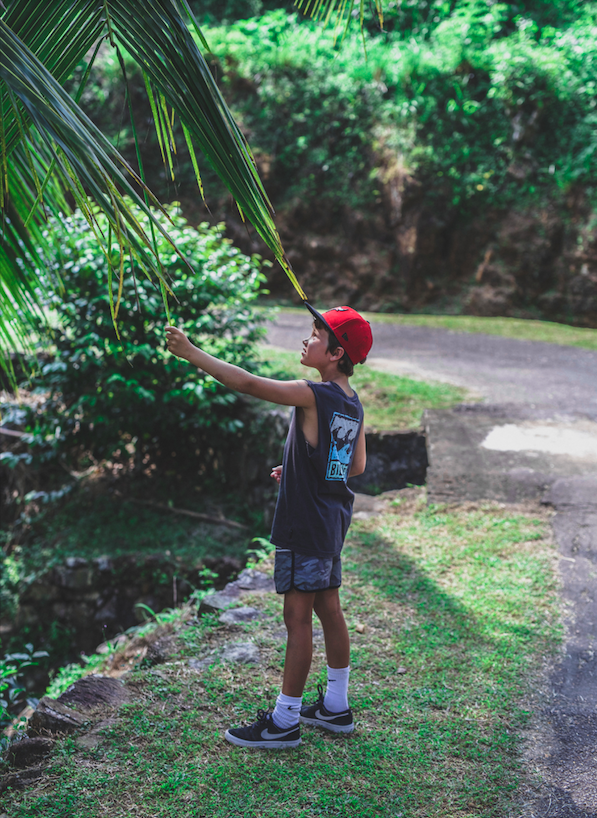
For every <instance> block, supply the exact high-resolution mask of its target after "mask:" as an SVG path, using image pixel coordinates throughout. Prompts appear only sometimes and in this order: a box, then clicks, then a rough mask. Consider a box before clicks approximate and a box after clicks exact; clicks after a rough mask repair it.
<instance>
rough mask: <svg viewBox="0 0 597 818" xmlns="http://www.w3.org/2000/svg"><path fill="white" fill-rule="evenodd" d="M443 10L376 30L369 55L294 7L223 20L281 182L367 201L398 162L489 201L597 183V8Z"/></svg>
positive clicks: (462, 200) (227, 55)
mask: <svg viewBox="0 0 597 818" xmlns="http://www.w3.org/2000/svg"><path fill="white" fill-rule="evenodd" d="M421 5H422V4H418V7H419V8H420V7H421ZM437 5H438V6H439V5H440V4H437ZM441 5H442V6H443V7H445V6H447V5H448V4H441ZM434 20H435V21H436V22H435V23H434V25H433V27H432V28H431V29H429V30H425V32H424V36H423V34H419V36H418V37H417V38H413V37H412V36H410V35H409V36H406V35H407V34H409V32H406V33H404V32H402V31H400V30H394V31H393V32H391V33H387V34H385V35H372V36H370V37H368V38H367V57H365V55H364V53H363V47H362V44H361V43H360V42H359V39H358V37H357V36H353V37H349V38H347V39H346V40H345V41H344V43H342V45H341V46H340V45H339V44H338V43H336V44H334V41H333V37H332V34H331V33H330V34H326V35H323V36H322V34H321V32H320V31H319V30H315V29H313V28H310V27H309V26H306V25H305V24H304V23H299V22H298V21H297V20H296V19H295V18H294V17H292V16H288V15H286V14H284V13H281V12H279V13H273V14H269V15H266V16H265V17H264V18H263V19H262V20H261V21H259V22H257V21H249V22H239V23H237V24H235V25H234V26H229V27H227V28H220V29H213V30H211V31H210V32H209V38H210V45H211V47H212V49H213V51H214V53H215V54H216V55H217V57H218V64H219V66H220V67H221V69H222V70H223V80H222V81H223V84H224V88H225V89H226V90H227V93H228V96H229V99H230V100H231V103H232V105H233V107H234V109H235V110H236V111H237V114H238V115H239V117H240V119H241V122H242V123H243V125H244V127H245V128H246V130H247V132H248V133H249V134H250V135H251V140H252V144H253V147H254V149H255V150H256V151H258V152H261V153H262V154H263V156H264V157H266V159H267V164H268V168H269V176H270V178H271V179H272V182H273V184H274V185H278V186H282V187H283V188H284V189H285V191H286V195H287V196H288V197H293V196H299V195H300V196H309V197H313V198H315V197H319V196H326V197H331V198H336V197H342V199H343V200H344V201H347V200H348V201H349V202H351V203H352V204H353V205H357V204H358V203H361V204H362V203H363V202H365V201H367V199H372V198H374V197H375V196H376V195H377V193H376V185H375V184H372V183H371V177H372V176H373V177H374V179H376V180H377V181H378V183H383V181H384V174H385V176H386V177H387V175H388V173H390V174H391V173H392V172H396V169H397V168H398V169H400V170H401V171H403V172H404V171H405V172H410V173H414V172H417V175H418V178H419V179H420V180H421V181H423V182H424V183H425V184H428V185H430V186H433V188H435V190H436V191H437V193H438V194H440V195H442V196H446V195H448V196H449V198H450V199H451V200H452V201H453V202H454V203H455V204H459V205H468V206H472V205H473V204H474V205H475V206H478V203H479V201H480V200H487V199H488V197H491V199H492V200H493V201H495V198H496V197H498V198H502V199H504V198H505V199H509V198H511V197H513V196H519V195H520V193H521V192H523V193H527V194H529V193H530V194H533V193H534V192H535V191H537V190H539V189H542V190H552V189H557V188H560V189H561V188H562V187H566V186H567V185H569V184H570V183H572V182H582V183H584V184H588V185H590V184H592V182H593V179H594V177H595V171H596V170H597V164H596V163H597V142H596V140H595V123H596V121H597V97H596V94H595V90H596V87H597V85H596V83H597V60H596V57H595V50H594V41H595V33H596V31H597V17H596V14H595V9H594V8H593V7H591V6H584V7H583V10H582V11H581V10H579V11H578V14H577V16H576V18H575V19H574V20H572V21H571V22H570V23H569V24H566V26H565V27H563V28H561V29H556V28H554V27H553V26H543V27H541V26H539V25H538V24H537V23H536V22H535V20H533V19H532V17H527V16H523V15H517V16H514V17H513V15H512V7H511V6H509V5H507V4H504V3H488V2H485V0H474V2H464V3H463V2H461V3H457V4H454V6H453V8H452V11H451V13H450V15H449V16H445V15H444V16H443V19H442V16H441V15H439V14H438V15H436V17H435V18H434ZM241 78H242V79H244V80H245V82H241ZM246 80H248V81H250V83H251V85H247V82H246ZM389 155H391V156H392V161H393V165H394V167H390V166H389V164H388V163H389V162H390V160H389V159H388V156H389Z"/></svg>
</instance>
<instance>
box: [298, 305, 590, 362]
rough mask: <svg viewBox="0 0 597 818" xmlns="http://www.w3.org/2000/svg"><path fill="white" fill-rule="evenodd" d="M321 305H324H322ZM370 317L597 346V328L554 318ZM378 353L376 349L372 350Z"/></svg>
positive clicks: (374, 314)
mask: <svg viewBox="0 0 597 818" xmlns="http://www.w3.org/2000/svg"><path fill="white" fill-rule="evenodd" d="M282 309H283V311H284V312H293V313H296V314H298V313H300V314H301V315H302V314H304V309H300V308H296V307H285V308H282ZM321 309H324V308H323V307H322V308H321ZM363 315H364V316H365V317H366V318H367V319H368V320H369V321H375V322H377V323H380V324H403V325H404V326H415V327H432V328H434V329H448V330H451V331H452V332H469V333H484V334H486V335H500V336H502V337H503V338H514V339H516V340H518V341H543V342H545V343H548V344H561V345H563V346H573V347H584V348H585V349H597V329H589V328H583V327H571V326H568V325H567V324H556V323H555V322H554V321H539V320H530V319H525V318H483V317H480V316H476V315H408V314H400V315H395V314H390V313H379V312H364V313H363ZM373 353H375V349H374V350H373Z"/></svg>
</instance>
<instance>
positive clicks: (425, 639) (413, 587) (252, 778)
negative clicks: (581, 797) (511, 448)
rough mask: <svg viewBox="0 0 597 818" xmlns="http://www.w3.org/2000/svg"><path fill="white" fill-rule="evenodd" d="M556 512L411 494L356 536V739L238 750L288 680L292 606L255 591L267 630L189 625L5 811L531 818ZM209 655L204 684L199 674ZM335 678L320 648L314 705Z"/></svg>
mask: <svg viewBox="0 0 597 818" xmlns="http://www.w3.org/2000/svg"><path fill="white" fill-rule="evenodd" d="M545 514H546V513H545V512H544V511H541V512H535V511H534V510H531V511H525V509H523V508H512V507H509V508H505V507H503V506H498V505H490V504H488V505H485V506H472V505H471V506H469V507H466V508H463V509H460V510H459V509H448V508H439V507H435V508H434V507H431V508H428V507H426V506H425V505H424V491H420V490H407V491H405V492H401V493H400V494H399V495H398V499H397V500H396V501H395V502H394V504H393V505H392V504H390V505H389V506H388V508H387V510H386V512H385V513H383V514H380V515H377V516H376V517H375V518H374V519H371V520H366V521H359V522H356V523H355V524H353V527H352V528H351V533H350V535H349V539H348V542H347V546H346V549H345V554H344V556H345V560H344V565H345V577H344V587H343V591H342V598H343V607H344V610H345V615H346V618H347V622H348V626H349V630H350V632H351V636H352V657H351V665H352V675H351V697H352V706H353V708H354V710H355V714H356V719H357V730H356V731H355V733H354V734H353V735H352V736H334V735H326V734H322V733H320V732H317V731H314V730H311V729H306V728H305V729H304V730H303V744H302V745H301V747H300V748H299V749H298V750H296V751H287V752H285V753H275V752H272V751H270V752H261V751H243V750H242V749H240V748H236V747H232V746H230V745H229V744H227V743H226V742H225V741H224V740H223V737H222V733H223V731H224V729H225V728H226V727H227V726H229V725H230V724H239V723H242V722H243V721H246V720H252V719H253V718H254V716H255V712H256V709H257V708H258V707H264V706H266V705H268V704H269V705H270V706H271V705H272V704H273V702H274V700H275V696H276V695H277V692H278V690H279V686H280V682H281V669H282V661H283V652H284V641H283V639H282V638H280V631H281V629H282V628H283V622H282V615H281V602H280V599H279V598H277V597H276V596H275V595H273V594H271V595H265V596H258V595H254V596H253V597H252V598H249V599H248V600H243V604H253V605H255V606H256V607H258V608H260V609H261V611H262V613H263V614H264V617H263V618H262V619H261V620H259V621H256V622H252V623H249V624H247V625H246V626H243V627H242V628H241V629H239V630H237V631H234V632H230V630H228V629H226V628H225V627H222V626H219V625H218V622H217V619H216V617H215V616H206V617H202V618H201V619H200V620H198V621H196V620H191V621H189V622H187V623H186V627H184V628H183V629H180V630H179V631H178V643H177V645H178V647H177V650H176V653H175V655H174V656H173V657H172V659H171V660H170V661H168V662H167V663H166V664H162V665H160V666H158V667H156V668H153V669H142V668H141V667H139V668H138V669H137V670H134V671H133V672H132V673H130V674H129V675H128V676H127V677H126V681H127V684H128V686H129V688H130V691H131V701H130V702H129V703H128V704H126V705H125V706H123V707H121V709H120V711H119V712H118V713H117V714H115V715H114V720H113V721H112V722H110V723H108V724H107V725H106V727H105V729H104V731H103V734H102V736H101V740H100V741H99V743H98V744H97V746H96V747H93V748H88V749H82V748H81V747H79V746H78V745H77V743H76V740H75V739H72V738H68V739H65V740H63V741H61V742H60V743H59V748H58V751H57V752H55V753H54V755H53V757H52V760H51V763H50V767H49V769H48V771H47V773H46V775H45V776H44V778H43V779H42V780H41V781H40V782H39V783H36V784H33V785H32V786H31V788H30V789H28V790H25V791H23V792H14V793H8V794H6V795H5V796H4V802H3V803H1V802H0V804H1V808H2V809H3V810H4V811H6V812H7V813H8V814H9V815H10V816H11V818H29V816H31V815H35V816H37V817H38V818H54V816H56V818H57V816H66V815H68V816H73V818H99V816H107V817H108V818H124V817H125V816H129V815H135V816H137V818H170V817H171V818H174V816H176V818H199V817H200V816H209V818H232V817H233V816H235V817H236V816H239V818H240V816H243V818H245V816H246V818H323V816H326V817H327V816H342V818H378V817H379V816H381V818H398V816H400V817H401V818H432V816H442V818H505V816H508V815H516V814H519V810H518V809H517V806H516V805H517V791H518V787H519V785H520V783H521V777H522V775H523V773H521V738H520V730H521V729H522V728H523V727H524V725H525V723H526V721H527V719H528V708H529V703H530V701H531V699H530V695H531V691H532V689H533V685H534V683H535V681H536V677H537V675H538V673H539V672H540V669H541V667H542V665H543V662H544V660H545V657H546V656H549V655H551V654H553V653H554V651H555V650H556V649H557V646H558V644H559V640H560V627H559V619H558V602H557V595H556V582H555V570H554V551H553V546H552V544H551V541H550V539H549V537H548V528H549V525H548V519H547V517H546V516H545ZM265 567H266V568H267V567H269V568H271V563H266V564H265ZM363 626H364V632H362V633H361V631H363ZM357 628H358V629H357ZM247 638H248V639H252V640H254V641H255V642H256V643H257V644H258V646H259V648H260V651H261V655H262V661H261V663H260V664H259V665H258V666H255V667H247V666H239V665H227V664H224V663H221V662H220V661H219V660H218V659H217V650H218V648H219V647H220V646H221V645H223V644H224V642H225V641H227V640H246V639H247ZM210 654H211V655H212V664H211V665H210V666H209V667H207V668H205V669H204V670H202V671H195V670H192V669H191V668H190V667H189V666H188V660H189V658H191V657H201V656H207V655H210ZM399 667H403V668H404V669H405V670H406V672H405V673H397V669H398V668H399ZM324 669H325V661H324V657H323V650H322V643H321V640H319V641H316V651H315V658H314V665H313V671H312V675H311V678H310V681H309V696H311V695H312V694H313V690H314V687H315V682H316V681H318V680H320V679H322V678H323V672H324Z"/></svg>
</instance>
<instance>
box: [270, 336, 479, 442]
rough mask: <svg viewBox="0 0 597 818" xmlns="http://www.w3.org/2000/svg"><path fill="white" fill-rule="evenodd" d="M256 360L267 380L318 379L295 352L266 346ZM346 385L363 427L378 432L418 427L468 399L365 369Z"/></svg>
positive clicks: (443, 387) (444, 387) (445, 387)
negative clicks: (432, 412) (431, 413)
mask: <svg viewBox="0 0 597 818" xmlns="http://www.w3.org/2000/svg"><path fill="white" fill-rule="evenodd" d="M260 356H261V358H262V360H263V361H266V362H267V366H266V372H265V374H267V375H269V376H270V377H274V378H275V377H278V378H282V379H288V380H290V379H293V378H307V379H308V380H318V379H319V376H318V375H317V372H316V371H315V370H314V369H309V368H308V367H305V366H302V365H301V363H300V354H299V353H298V352H286V351H285V350H281V349H277V348H275V347H269V346H268V347H261V348H260ZM350 383H351V386H352V387H353V388H354V389H355V390H356V391H357V392H358V395H359V398H360V400H361V402H362V404H363V406H364V407H365V424H366V425H367V426H368V427H369V428H371V429H375V430H378V431H383V430H385V429H403V428H412V427H415V426H419V425H420V423H421V416H422V414H423V411H424V410H425V409H447V408H449V407H450V406H454V405H455V404H457V403H462V402H463V401H465V400H467V399H470V398H469V397H468V393H467V390H466V389H461V388H459V387H457V386H451V385H450V384H445V383H437V382H434V381H419V380H413V379H412V378H406V377H402V376H400V375H392V374H390V373H387V372H377V371H376V370H374V369H371V367H368V366H367V365H365V366H357V367H356V368H355V371H354V375H353V376H352V377H351V379H350Z"/></svg>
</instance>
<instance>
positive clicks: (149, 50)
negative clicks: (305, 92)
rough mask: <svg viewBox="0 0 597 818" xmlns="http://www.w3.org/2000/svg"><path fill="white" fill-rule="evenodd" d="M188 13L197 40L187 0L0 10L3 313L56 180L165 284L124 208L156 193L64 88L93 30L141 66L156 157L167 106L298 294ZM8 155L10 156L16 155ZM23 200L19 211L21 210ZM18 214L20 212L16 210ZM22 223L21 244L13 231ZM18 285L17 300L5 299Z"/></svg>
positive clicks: (20, 310) (27, 4)
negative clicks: (99, 215)
mask: <svg viewBox="0 0 597 818" xmlns="http://www.w3.org/2000/svg"><path fill="white" fill-rule="evenodd" d="M189 23H190V24H191V25H193V26H195V30H196V33H197V36H198V39H199V42H200V43H201V45H202V46H203V47H205V46H206V43H205V39H204V38H203V36H202V34H201V32H200V30H199V28H198V27H197V26H196V22H195V21H194V19H193V18H192V14H191V12H190V8H189V6H188V3H187V2H186V0H182V7H181V6H180V5H179V3H178V2H176V0H154V2H151V3H147V2H140V0H53V2H51V3H48V2H47V0H13V2H11V3H10V5H9V6H8V9H6V10H5V11H4V12H3V13H2V14H1V15H0V180H1V181H0V204H1V206H2V216H3V221H1V222H0V246H2V247H3V248H4V249H3V250H1V251H0V252H2V257H1V259H2V261H1V267H0V275H2V276H3V281H5V282H8V283H7V284H6V287H7V288H8V289H6V290H5V292H6V293H7V295H8V296H9V297H8V301H9V302H10V304H11V306H10V307H9V308H7V309H8V311H9V312H10V311H11V310H12V311H13V312H14V316H12V317H11V319H10V320H11V321H12V320H13V319H14V320H17V317H18V315H21V318H22V317H23V316H26V314H27V309H28V308H32V307H31V305H33V304H34V303H35V293H36V288H35V286H34V283H35V280H36V279H35V264H34V262H33V261H32V259H33V256H32V255H31V252H32V251H33V249H34V248H33V244H34V241H33V238H32V237H33V236H35V240H36V241H39V240H40V239H43V234H42V232H41V227H40V226H41V225H42V224H43V219H44V211H43V207H44V204H45V205H46V206H49V207H50V210H55V209H56V206H57V203H58V202H59V201H60V202H61V204H64V196H63V195H62V193H61V192H59V190H62V191H66V192H68V193H69V194H70V195H71V196H72V198H73V199H74V201H75V203H77V204H78V205H79V206H80V207H81V209H82V211H83V212H84V213H86V214H87V217H88V220H89V222H90V226H91V227H92V228H94V229H95V224H94V222H95V217H94V208H99V209H100V210H101V211H103V212H104V213H105V214H106V215H107V217H108V222H109V224H110V231H111V233H112V234H113V235H114V236H117V237H119V239H120V241H121V252H122V253H124V252H125V250H126V249H128V248H130V249H131V251H132V253H133V255H134V256H135V258H136V260H137V262H138V264H139V266H140V267H141V268H142V269H144V270H145V271H146V272H148V273H149V274H151V275H152V276H154V277H156V278H157V279H158V280H159V281H160V286H162V287H167V284H166V282H165V281H164V279H163V276H162V272H161V267H160V262H159V258H157V256H156V254H155V253H154V250H153V247H154V242H153V241H152V238H151V237H150V236H148V235H147V234H146V233H145V231H144V230H143V229H142V228H141V226H140V224H139V223H138V222H137V220H136V219H135V217H134V216H133V213H132V210H131V208H130V207H129V206H128V205H127V203H126V201H125V196H126V197H129V198H130V199H131V200H132V201H133V202H134V203H135V204H136V205H137V206H139V207H141V209H142V210H143V211H144V212H145V213H146V214H147V215H148V216H149V218H150V220H152V219H153V217H152V215H151V211H150V209H149V204H150V203H153V204H154V205H155V206H158V207H159V203H158V202H157V200H156V199H155V197H154V196H153V195H152V194H151V192H150V191H149V190H148V188H147V187H146V185H145V184H144V182H143V180H142V179H141V178H139V176H138V175H137V174H136V173H135V172H134V171H133V169H132V168H131V167H130V166H129V165H128V164H127V163H126V162H125V160H124V159H123V158H122V157H121V156H120V154H119V153H118V151H117V150H116V149H115V148H114V147H113V146H112V145H111V143H110V142H109V140H107V139H106V138H105V137H104V136H103V135H102V134H101V132H100V131H99V130H98V129H97V128H96V127H95V126H94V124H93V123H92V122H91V121H90V120H89V119H88V118H87V117H86V116H85V115H84V114H83V112H82V111H81V110H80V109H79V108H78V106H77V105H76V103H75V101H74V100H73V99H72V98H71V97H70V96H69V95H68V94H67V93H66V92H65V90H64V89H63V88H62V83H64V82H65V81H66V80H67V79H68V78H69V77H71V76H72V74H73V71H74V69H75V67H76V66H77V65H78V64H79V63H80V62H81V61H82V60H83V58H84V57H85V55H86V54H87V53H88V52H89V51H90V49H92V48H93V46H94V45H95V46H97V44H98V42H99V41H101V40H102V39H103V38H105V39H106V40H108V41H109V42H110V43H111V44H112V45H114V46H115V47H116V48H118V47H119V46H120V47H122V48H123V49H125V50H126V51H127V52H128V53H129V54H130V55H132V56H133V58H134V59H135V60H136V61H137V62H138V64H139V65H140V67H141V68H142V70H143V72H144V74H145V75H146V76H147V78H148V86H149V88H150V91H151V93H152V94H153V96H154V100H155V106H154V107H155V112H154V113H155V116H156V126H157V127H158V129H159V130H160V132H161V136H162V143H163V150H164V157H165V159H166V162H167V163H169V158H168V156H169V152H171V151H172V150H174V145H173V135H172V121H171V117H172V116H173V115H174V112H175V113H176V115H177V116H178V117H179V118H180V120H181V124H182V126H183V133H184V135H185V140H186V142H187V144H188V146H189V150H190V152H191V156H192V161H193V166H194V168H195V171H196V174H197V177H198V183H199V185H200V189H201V178H200V176H199V167H198V163H197V159H196V156H195V153H194V147H193V146H194V145H195V146H197V147H198V148H199V149H200V150H201V151H202V152H203V154H204V155H205V156H206V157H207V159H208V160H209V162H210V163H211V165H212V167H213V168H214V169H215V171H216V172H217V173H218V175H219V176H220V178H221V179H222V180H223V181H224V183H225V184H226V185H227V187H228V189H229V190H230V192H231V193H232V195H233V196H234V198H235V200H236V201H237V204H238V206H239V209H240V211H241V212H242V213H244V214H246V216H247V218H248V219H249V220H250V221H251V222H252V224H253V225H254V227H255V229H256V230H257V232H258V233H259V235H260V236H261V237H262V239H263V240H264V242H265V243H266V245H267V246H268V247H269V248H270V249H271V250H272V252H273V253H274V255H275V257H276V258H277V259H278V260H279V262H280V263H281V265H282V267H283V268H284V269H285V271H286V272H287V274H288V276H289V278H290V280H291V281H292V283H293V285H294V286H295V288H296V289H297V291H298V293H299V295H300V296H301V298H303V299H304V298H306V296H305V294H304V292H303V291H302V289H301V288H300V285H299V284H298V281H297V280H296V277H295V276H294V273H293V272H292V270H291V268H290V265H289V264H288V262H287V260H286V258H285V255H284V251H283V248H282V245H281V242H280V238H279V236H278V232H277V230H276V227H275V224H274V220H273V209H272V207H271V204H270V202H269V200H268V198H267V195H266V193H265V191H264V189H263V186H262V184H261V181H260V179H259V176H258V173H257V170H256V167H255V162H254V160H253V158H252V155H251V152H250V149H249V146H248V144H247V142H246V140H245V139H244V137H243V135H242V133H241V132H240V130H239V128H238V126H237V125H236V123H235V122H234V119H233V117H232V115H231V113H230V111H229V110H228V108H227V106H226V103H225V102H224V100H223V98H222V96H221V94H220V91H219V89H218V87H217V85H216V83H215V81H214V79H213V77H212V74H211V71H210V70H209V66H208V65H207V63H206V61H205V59H204V58H203V55H202V54H201V52H200V50H199V47H198V45H197V43H196V41H195V39H194V38H193V36H192V35H191V33H190V31H189V29H188V24H189ZM87 68H88V69H89V65H88V66H87ZM87 74H88V71H87V72H86V76H87ZM17 154H18V156H19V161H18V162H16V161H15V160H14V157H16V156H17ZM9 166H10V167H11V168H12V170H11V172H10V173H8V168H9ZM50 178H52V183H50ZM55 182H56V183H55ZM139 189H141V191H142V196H140V195H139V194H138V192H137V191H138V190H139ZM25 194H26V195H25ZM19 197H20V198H19ZM17 199H19V201H20V205H19V208H17V206H16V204H15V203H16V201H17ZM23 202H28V206H29V207H30V210H29V212H28V213H27V214H25V213H20V210H22V203H23ZM17 212H19V214H20V216H19V218H20V221H18V222H17V221H15V217H14V214H15V213H17ZM9 213H12V214H13V218H11V217H10V215H9ZM17 223H18V230H17ZM150 225H151V232H152V233H153V232H154V230H156V229H159V230H161V231H162V233H164V234H165V231H164V229H163V228H162V227H160V225H159V224H158V222H157V221H155V220H153V221H150ZM15 231H16V232H15ZM36 231H37V232H36ZM26 233H27V234H28V236H29V239H30V240H29V241H28V242H25V240H24V238H23V237H24V235H25V234H26ZM165 235H166V234H165ZM18 236H20V238H19V237H18ZM98 240H99V241H100V242H105V241H106V237H105V236H102V235H101V234H100V233H99V232H98ZM25 246H26V247H27V248H28V250H27V252H25V250H24V249H23V248H24V247H25ZM40 246H43V241H42V245H40ZM19 253H21V255H19ZM17 268H19V269H17ZM27 276H29V283H28V284H26V283H25V278H27ZM2 287H4V284H2V283H0V288H2ZM19 288H21V290H19ZM19 292H21V294H22V297H21V301H20V302H18V300H17V301H14V299H15V298H17V295H18V293H19ZM11 299H13V300H11ZM23 299H24V300H23ZM13 302H14V303H13ZM18 304H20V306H18ZM7 315H8V313H7V310H6V309H5V310H4V312H3V313H2V315H0V324H1V323H2V321H3V320H8V319H7V318H6V316H7ZM11 315H12V313H11ZM1 334H2V330H1V328H0V335H1Z"/></svg>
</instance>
